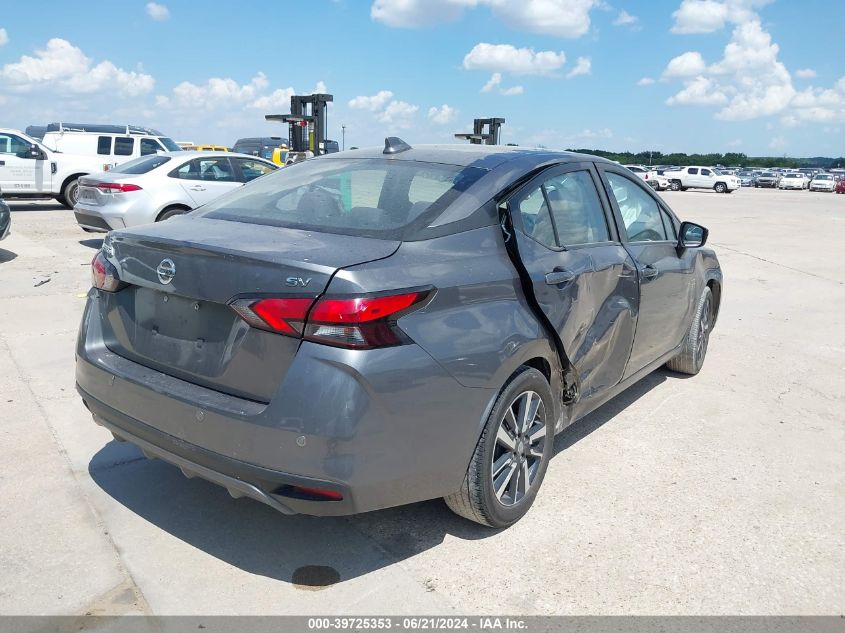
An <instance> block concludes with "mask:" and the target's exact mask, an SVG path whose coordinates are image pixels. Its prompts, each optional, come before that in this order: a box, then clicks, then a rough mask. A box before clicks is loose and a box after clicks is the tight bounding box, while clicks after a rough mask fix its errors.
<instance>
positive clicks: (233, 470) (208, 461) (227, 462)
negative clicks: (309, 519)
mask: <svg viewBox="0 0 845 633" xmlns="http://www.w3.org/2000/svg"><path fill="white" fill-rule="evenodd" d="M76 388H77V391H78V392H79V395H81V396H82V400H83V402H84V403H85V406H87V407H88V409H89V410H90V411H91V414H92V415H93V416H94V421H95V422H96V423H97V424H100V425H101V426H104V427H105V428H107V429H108V430H109V431H111V432H112V433H114V434H115V435H117V436H118V437H120V438H122V439H124V440H127V441H129V442H131V443H133V444H135V445H136V446H138V447H139V448H140V449H141V450H142V451H143V452H144V455H146V456H147V457H149V458H158V459H162V460H164V461H166V462H168V463H170V464H173V465H174V466H177V467H178V468H179V469H180V470H181V471H182V473H183V474H184V475H185V476H186V477H200V478H202V479H205V480H207V481H210V482H212V483H215V484H218V485H220V486H223V487H224V488H226V489H227V490H228V491H229V494H230V495H231V496H232V497H235V498H238V497H249V498H251V499H255V500H256V501H260V502H261V503H264V504H266V505H268V506H270V507H271V508H273V509H275V510H278V511H279V512H281V513H282V514H299V513H305V514H314V515H325V516H329V515H339V514H352V513H354V512H355V505H354V502H353V498H352V495H351V493H350V491H349V490H348V488H346V487H345V486H341V485H338V484H337V483H335V482H328V481H322V480H318V479H311V478H307V477H299V476H296V475H291V474H290V473H283V472H279V471H276V470H270V469H268V468H262V467H260V466H255V465H253V464H249V463H247V462H243V461H240V460H236V459H232V458H230V457H226V456H225V455H220V454H219V453H214V452H212V451H209V450H206V449H203V448H201V447H199V446H196V445H194V444H190V443H188V442H185V441H183V440H180V439H179V438H177V437H173V436H172V435H167V434H166V433H162V432H161V431H159V430H158V429H155V428H153V427H151V426H149V425H147V424H144V423H143V422H140V421H139V420H136V419H134V418H131V417H129V416H127V415H124V414H123V413H121V412H120V411H118V410H117V409H113V408H111V407H109V406H107V405H105V404H103V403H102V402H100V401H99V400H97V399H96V398H94V397H93V396H91V394H89V393H87V392H86V391H85V390H84V389H82V388H81V387H80V386H79V385H78V384H77V387H76ZM289 486H302V487H306V488H320V489H324V490H333V491H336V492H339V493H341V494H342V495H343V500H341V501H313V500H307V499H302V498H296V497H291V496H290V494H277V493H279V492H282V493H284V492H286V490H285V488H286V487H289Z"/></svg>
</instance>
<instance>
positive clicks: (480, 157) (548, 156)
mask: <svg viewBox="0 0 845 633" xmlns="http://www.w3.org/2000/svg"><path fill="white" fill-rule="evenodd" d="M343 158H381V159H389V160H408V161H419V162H423V163H443V164H448V165H458V166H461V167H468V166H470V165H472V166H473V167H482V168H486V169H493V168H494V167H497V166H499V165H501V164H503V163H506V162H509V161H512V160H517V159H520V158H522V159H528V160H529V161H530V162H537V163H541V162H549V161H553V160H557V161H558V162H579V161H587V160H589V161H595V162H602V163H607V164H616V163H613V162H612V161H609V160H607V159H605V158H601V157H599V156H592V155H589V154H579V153H577V152H568V151H562V150H549V149H545V148H537V149H534V148H528V147H518V146H511V145H472V144H467V145H459V144H439V145H414V146H413V147H411V149H408V150H405V151H402V152H398V153H396V154H385V153H384V148H383V147H365V148H361V149H356V150H347V151H345V152H336V153H334V154H326V155H324V156H321V157H320V159H321V160H322V159H328V160H337V159H343Z"/></svg>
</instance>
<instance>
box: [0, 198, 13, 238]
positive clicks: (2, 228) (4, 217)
mask: <svg viewBox="0 0 845 633" xmlns="http://www.w3.org/2000/svg"><path fill="white" fill-rule="evenodd" d="M11 230H12V213H11V211H9V205H8V204H6V201H5V200H4V199H3V191H2V190H0V240H5V239H6V237H7V236H8V235H9V232H10V231H11Z"/></svg>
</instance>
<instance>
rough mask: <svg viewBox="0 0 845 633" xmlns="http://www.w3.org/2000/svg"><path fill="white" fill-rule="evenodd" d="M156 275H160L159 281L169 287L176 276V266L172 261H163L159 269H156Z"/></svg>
mask: <svg viewBox="0 0 845 633" xmlns="http://www.w3.org/2000/svg"><path fill="white" fill-rule="evenodd" d="M156 273H158V280H159V281H160V282H161V283H163V284H165V285H167V284H169V283H170V282H171V281H173V278H174V277H175V276H176V264H174V263H173V260H172V259H162V260H161V263H160V264H159V265H158V268H156Z"/></svg>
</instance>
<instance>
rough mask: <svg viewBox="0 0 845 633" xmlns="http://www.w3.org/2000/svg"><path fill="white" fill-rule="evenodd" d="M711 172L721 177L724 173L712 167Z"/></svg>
mask: <svg viewBox="0 0 845 633" xmlns="http://www.w3.org/2000/svg"><path fill="white" fill-rule="evenodd" d="M710 170H711V171H712V172H713V175H714V176H721V175H722V172H720V171H719V170H718V169H713V168H712V167H711V168H710Z"/></svg>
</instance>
